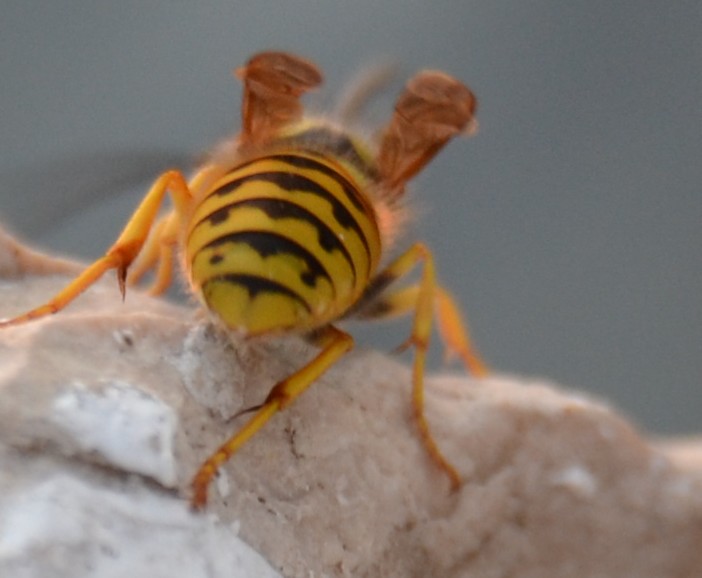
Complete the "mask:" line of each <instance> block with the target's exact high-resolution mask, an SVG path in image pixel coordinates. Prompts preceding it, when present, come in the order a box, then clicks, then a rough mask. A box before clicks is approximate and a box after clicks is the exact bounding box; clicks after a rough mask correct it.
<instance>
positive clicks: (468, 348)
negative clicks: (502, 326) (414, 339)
mask: <svg viewBox="0 0 702 578" xmlns="http://www.w3.org/2000/svg"><path fill="white" fill-rule="evenodd" d="M419 290H420V285H419V284H417V285H410V286H409V287H404V288H402V289H398V290H397V291H392V292H388V293H386V294H382V295H380V297H378V298H376V299H374V300H373V301H372V302H370V303H369V304H368V306H367V307H364V308H363V309H362V310H361V311H360V312H359V313H358V314H357V316H358V317H359V318H362V319H388V318H392V317H400V316H402V315H406V314H408V313H410V312H411V311H415V310H416V309H417V297H418V295H419ZM434 313H435V315H436V321H437V325H438V329H439V336H440V337H441V341H442V342H443V343H444V346H445V348H446V354H447V357H449V358H450V357H452V356H453V355H456V356H458V357H459V358H460V359H461V361H463V364H464V365H465V366H466V369H467V370H468V371H469V372H470V373H472V374H473V375H475V376H477V377H483V376H485V375H487V374H488V373H489V369H488V367H487V365H486V364H485V362H484V361H483V359H482V358H481V357H480V355H479V354H478V352H477V351H476V350H475V347H474V346H473V345H472V343H471V340H470V335H469V333H468V325H467V324H466V323H465V322H464V321H463V318H462V315H461V312H460V309H459V308H458V306H457V305H456V302H455V301H454V299H453V297H451V295H450V294H449V293H448V292H447V291H446V290H445V289H444V288H443V287H441V286H439V285H436V286H435V288H434ZM408 345H410V343H409V342H405V343H404V344H402V346H400V349H402V348H404V347H407V346H408Z"/></svg>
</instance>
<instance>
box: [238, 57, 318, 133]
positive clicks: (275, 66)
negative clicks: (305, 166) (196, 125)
mask: <svg viewBox="0 0 702 578" xmlns="http://www.w3.org/2000/svg"><path fill="white" fill-rule="evenodd" d="M236 75H237V76H238V77H239V78H240V79H241V80H242V81H243V82H244V99H243V104H242V132H241V141H242V143H244V144H256V143H260V142H262V141H264V140H265V139H266V138H268V137H269V136H270V135H271V134H273V133H275V132H276V131H278V130H279V129H281V128H282V127H284V126H285V125H287V124H289V123H291V122H294V121H296V120H298V119H300V118H301V116H302V110H303V109H302V104H301V103H300V96H302V95H303V94H304V93H305V92H307V91H309V90H311V89H312V88H314V87H316V86H318V85H319V84H321V82H322V74H321V72H320V71H319V69H318V68H317V67H316V66H315V65H314V64H312V63H311V62H309V61H307V60H305V59H303V58H300V57H299V56H295V55H293V54H288V53H286V52H263V53H260V54H257V55H256V56H254V57H252V58H251V59H250V60H249V61H248V62H247V63H246V65H245V66H243V67H242V68H239V69H237V70H236Z"/></svg>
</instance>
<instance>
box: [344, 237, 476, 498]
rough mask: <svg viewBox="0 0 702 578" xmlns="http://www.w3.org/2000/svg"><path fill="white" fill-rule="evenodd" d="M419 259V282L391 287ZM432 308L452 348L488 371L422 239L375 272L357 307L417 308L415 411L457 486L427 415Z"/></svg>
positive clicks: (366, 312)
mask: <svg viewBox="0 0 702 578" xmlns="http://www.w3.org/2000/svg"><path fill="white" fill-rule="evenodd" d="M419 262H423V264H424V267H423V270H422V277H421V280H420V282H419V283H418V284H416V285H411V286H410V287H406V288H404V289H400V290H397V291H393V292H389V293H385V290H386V288H387V287H388V286H389V285H390V284H391V283H393V282H394V281H395V280H397V279H399V278H400V277H403V276H404V275H406V274H407V273H409V272H410V271H411V270H412V269H413V268H414V266H415V265H417V264H418V263H419ZM432 309H435V310H436V314H437V318H438V319H437V321H438V327H439V333H440V335H441V337H442V339H443V341H444V343H445V344H446V348H447V350H448V351H449V352H450V353H456V354H458V355H459V356H460V357H461V358H462V360H463V362H464V363H465V365H466V367H467V368H468V370H469V371H470V372H471V373H473V374H476V375H484V374H485V373H486V372H487V368H486V366H485V364H484V363H483V361H482V360H481V359H480V357H479V356H478V354H477V353H476V352H475V351H474V349H473V348H472V346H471V344H470V339H469V337H468V332H467V331H466V329H465V325H464V324H463V322H462V320H461V317H460V315H459V311H458V307H457V306H456V304H455V303H454V301H453V299H452V298H451V296H450V295H449V294H448V293H447V292H446V291H445V290H444V289H442V288H441V287H439V286H438V285H437V283H436V273H435V270H434V259H433V257H432V255H431V253H430V251H429V249H427V248H426V247H425V246H424V245H422V244H420V243H418V244H415V245H413V246H412V247H411V248H410V249H409V250H408V251H407V252H405V253H403V254H402V255H400V257H398V258H397V259H396V260H395V261H393V262H392V263H391V264H390V265H389V266H388V267H387V268H386V269H385V270H384V271H382V272H381V273H380V274H379V275H378V276H377V277H376V278H375V280H374V281H373V283H372V284H371V286H370V288H369V290H368V293H367V296H366V297H364V300H363V303H362V304H361V306H360V307H359V308H358V310H357V311H355V312H354V313H355V314H356V315H358V316H360V317H366V318H381V317H392V316H395V315H401V314H404V313H408V312H409V311H411V310H414V312H415V314H414V324H413V327H412V334H411V335H410V338H409V339H408V340H407V341H406V342H405V344H404V346H414V347H415V358H414V366H413V375H412V384H413V385H412V406H413V409H414V415H415V419H416V421H417V426H418V429H419V432H420V435H421V437H422V441H423V443H424V445H425V447H426V448H427V451H428V452H429V455H430V456H431V458H432V459H433V460H434V462H435V463H436V464H437V465H438V466H439V468H440V469H442V470H444V471H445V472H446V474H447V475H448V476H449V478H450V479H451V485H452V487H453V488H457V487H458V485H459V484H460V476H459V474H458V472H457V471H456V469H455V468H454V467H453V465H451V463H449V461H448V460H447V459H446V458H445V457H444V456H443V454H442V453H441V451H440V450H439V448H438V446H437V445H436V442H435V441H434V438H433V436H432V435H431V432H430V430H429V425H428V423H427V420H426V417H425V415H424V369H425V364H426V352H427V349H428V347H429V339H430V337H431V324H432Z"/></svg>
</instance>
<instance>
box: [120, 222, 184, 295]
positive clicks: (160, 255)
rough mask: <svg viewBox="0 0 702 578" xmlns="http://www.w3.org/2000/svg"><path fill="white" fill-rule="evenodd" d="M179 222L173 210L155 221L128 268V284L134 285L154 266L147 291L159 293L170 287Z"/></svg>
mask: <svg viewBox="0 0 702 578" xmlns="http://www.w3.org/2000/svg"><path fill="white" fill-rule="evenodd" d="M180 222H181V221H180V218H179V215H178V214H177V213H176V212H175V211H171V212H170V213H168V214H166V215H164V216H163V217H161V218H160V219H159V220H158V221H156V224H155V225H154V226H153V228H152V231H151V233H150V234H149V236H148V238H147V240H146V243H145V244H144V247H143V248H142V250H141V253H139V256H138V258H137V259H136V260H135V261H134V263H133V264H132V268H131V269H130V270H129V275H128V276H127V284H128V285H136V284H137V283H139V281H140V280H141V278H142V277H143V276H144V275H145V274H146V273H147V272H148V271H150V270H151V269H153V268H154V267H155V268H156V273H155V275H154V280H153V282H152V283H151V285H150V286H149V288H148V289H147V291H148V293H149V294H150V295H161V294H162V293H164V292H165V291H166V290H167V289H168V287H170V285H171V281H172V278H173V266H174V262H175V252H176V245H177V243H178V231H179V225H180Z"/></svg>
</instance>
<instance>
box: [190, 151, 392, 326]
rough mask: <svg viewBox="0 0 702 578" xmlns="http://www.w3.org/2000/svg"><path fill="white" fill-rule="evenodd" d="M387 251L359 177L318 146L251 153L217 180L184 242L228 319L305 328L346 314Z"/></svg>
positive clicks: (196, 275)
mask: <svg viewBox="0 0 702 578" xmlns="http://www.w3.org/2000/svg"><path fill="white" fill-rule="evenodd" d="M379 259H380V236H379V233H378V225H377V222H376V218H375V214H374V212H373V208H372V206H371V204H370V202H369V201H368V199H367V198H366V197H365V195H364V193H363V192H362V190H361V187H360V185H359V184H358V183H357V182H355V180H354V179H353V178H352V177H351V176H350V175H349V174H347V173H346V171H344V170H343V169H342V168H341V167H340V166H338V165H337V164H336V163H334V162H333V161H330V160H329V159H326V158H324V157H323V156H321V155H315V154H309V153H300V152H297V151H294V152H283V153H277V154H274V155H270V156H266V157H262V158H258V159H254V160H252V161H249V162H247V163H245V164H243V165H242V166H239V167H237V168H235V169H233V170H231V171H230V172H228V173H227V174H226V175H225V176H224V177H222V178H221V179H220V180H219V181H217V182H216V183H215V184H214V186H213V188H212V190H211V191H210V192H209V193H208V194H207V195H206V196H205V197H204V198H203V199H202V201H201V202H200V203H199V205H198V207H197V208H196V210H195V212H194V214H193V216H192V219H191V224H190V227H189V231H188V237H187V239H186V244H185V262H186V268H189V271H188V274H189V278H190V282H191V284H192V286H193V288H194V289H195V290H196V291H197V292H198V293H199V294H200V295H201V298H202V299H203V300H204V301H205V303H206V304H207V306H208V308H209V309H210V310H211V311H212V312H214V313H215V314H217V315H218V316H219V317H220V318H221V319H222V320H223V321H224V322H225V323H226V324H227V326H229V327H231V328H237V329H242V330H244V331H245V332H246V333H248V334H261V333H266V332H270V331H282V330H289V329H299V330H302V331H304V330H308V329H312V328H315V327H319V326H322V325H325V324H327V323H329V322H331V321H333V320H334V319H337V318H338V317H339V316H341V315H342V314H343V313H344V312H345V311H346V310H347V309H348V308H349V307H350V306H351V305H353V303H354V302H355V301H356V300H357V299H358V298H359V297H360V295H361V294H362V292H363V290H364V289H365V288H366V286H367V285H368V281H369V279H370V278H371V276H372V275H373V274H374V272H375V270H376V268H377V265H378V261H379Z"/></svg>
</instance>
